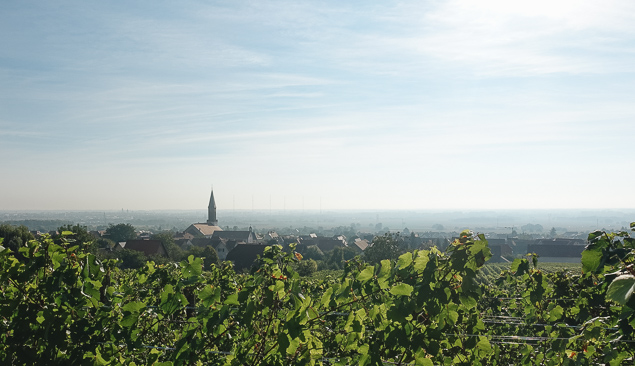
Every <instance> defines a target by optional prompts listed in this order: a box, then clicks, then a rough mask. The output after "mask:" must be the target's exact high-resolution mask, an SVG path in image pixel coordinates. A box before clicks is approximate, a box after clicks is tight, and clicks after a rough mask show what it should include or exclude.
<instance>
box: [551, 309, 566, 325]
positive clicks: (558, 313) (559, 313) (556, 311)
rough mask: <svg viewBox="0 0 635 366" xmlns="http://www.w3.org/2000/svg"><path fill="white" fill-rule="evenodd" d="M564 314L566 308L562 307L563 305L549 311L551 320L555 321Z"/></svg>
mask: <svg viewBox="0 0 635 366" xmlns="http://www.w3.org/2000/svg"><path fill="white" fill-rule="evenodd" d="M562 314H564V309H563V308H562V306H560V305H558V306H556V307H555V308H553V309H552V310H551V311H550V312H549V321H552V322H553V321H556V320H559V319H560V318H562Z"/></svg>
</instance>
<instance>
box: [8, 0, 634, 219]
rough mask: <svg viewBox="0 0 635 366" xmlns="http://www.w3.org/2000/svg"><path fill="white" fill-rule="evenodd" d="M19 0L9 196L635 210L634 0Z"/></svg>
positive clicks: (143, 203)
mask: <svg viewBox="0 0 635 366" xmlns="http://www.w3.org/2000/svg"><path fill="white" fill-rule="evenodd" d="M0 9H2V11H0V34H2V36H0V83H1V85H2V86H3V87H2V88H1V89H0V172H2V179H0V210H27V211H28V210H61V211H65V210H92V209H94V208H100V210H119V209H121V208H124V209H134V210H164V209H177V210H179V209H185V210H189V209H198V208H205V207H206V203H207V200H208V199H209V192H210V189H211V187H212V185H213V187H214V192H215V196H216V202H217V205H218V207H219V209H221V208H222V209H224V210H234V209H235V210H251V209H254V210H303V209H304V210H318V211H319V210H322V211H327V210H342V209H344V210H346V209H352V210H459V211H466V210H477V211H478V210H493V209H497V210H500V209H511V210H514V209H524V210H531V209H589V210H593V209H610V208H613V209H631V208H635V195H634V194H632V182H633V181H635V170H633V168H632V166H631V164H632V157H633V156H635V154H634V153H635V147H634V146H635V145H634V144H633V138H634V137H635V123H634V120H635V103H634V102H633V95H635V53H633V52H631V50H632V49H633V47H634V46H635V3H633V2H632V1H628V0H609V1H604V2H601V3H600V2H596V1H591V0H578V1H573V0H564V1H559V2H556V3H554V2H551V1H546V0H536V1H533V2H527V3H517V2H507V1H500V0H481V1H471V0H446V1H431V2H420V1H399V2H393V1H388V2H379V3H369V2H361V1H354V2H344V3H343V2H337V1H325V2H314V1H303V0H299V1H296V0H294V1H287V0H276V1H269V2H220V1H211V2H203V1H198V0H186V1H183V2H179V3H169V2H160V3H157V2H148V1H128V2H122V3H99V2H73V1H64V0H61V1H55V2H34V1H21V2H10V3H3V4H2V5H0Z"/></svg>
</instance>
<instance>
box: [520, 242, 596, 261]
mask: <svg viewBox="0 0 635 366" xmlns="http://www.w3.org/2000/svg"><path fill="white" fill-rule="evenodd" d="M585 248H586V242H585V241H584V240H581V239H540V240H536V241H535V242H534V244H529V245H527V253H536V254H538V257H539V259H538V260H539V261H541V262H566V263H578V262H580V260H581V259H582V251H584V249H585Z"/></svg>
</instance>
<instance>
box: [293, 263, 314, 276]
mask: <svg viewBox="0 0 635 366" xmlns="http://www.w3.org/2000/svg"><path fill="white" fill-rule="evenodd" d="M317 268H318V266H317V262H316V261H314V260H313V259H303V260H301V261H300V262H299V263H298V264H297V272H298V274H299V275H300V276H310V275H312V274H313V273H314V272H315V271H317Z"/></svg>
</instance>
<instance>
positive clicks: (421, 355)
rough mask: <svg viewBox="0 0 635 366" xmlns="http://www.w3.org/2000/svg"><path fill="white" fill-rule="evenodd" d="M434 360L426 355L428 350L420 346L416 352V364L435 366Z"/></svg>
mask: <svg viewBox="0 0 635 366" xmlns="http://www.w3.org/2000/svg"><path fill="white" fill-rule="evenodd" d="M433 365H434V364H433V363H432V360H431V359H429V358H427V357H426V351H424V350H423V348H420V349H419V351H417V353H415V366H433Z"/></svg>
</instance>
